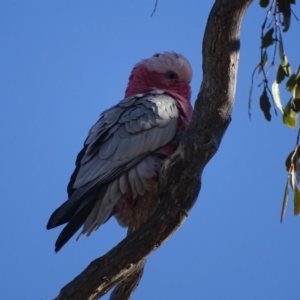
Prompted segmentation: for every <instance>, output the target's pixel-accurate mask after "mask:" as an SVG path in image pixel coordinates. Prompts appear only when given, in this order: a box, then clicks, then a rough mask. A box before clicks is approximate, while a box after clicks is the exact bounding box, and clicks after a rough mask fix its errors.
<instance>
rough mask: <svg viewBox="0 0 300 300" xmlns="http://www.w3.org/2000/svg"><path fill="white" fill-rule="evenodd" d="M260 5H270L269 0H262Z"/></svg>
mask: <svg viewBox="0 0 300 300" xmlns="http://www.w3.org/2000/svg"><path fill="white" fill-rule="evenodd" d="M259 5H260V6H261V7H267V6H268V5H269V0H260V1H259Z"/></svg>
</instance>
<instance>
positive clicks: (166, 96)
mask: <svg viewBox="0 0 300 300" xmlns="http://www.w3.org/2000/svg"><path fill="white" fill-rule="evenodd" d="M191 79H192V68H191V66H190V64H189V62H188V60H187V59H186V58H185V57H184V56H182V55H180V54H177V53H175V52H163V53H160V54H155V55H153V56H152V57H150V58H148V59H143V60H141V61H140V62H139V63H137V64H136V65H135V66H134V68H133V70H132V72H131V75H130V77H129V82H128V86H127V89H126V92H125V98H124V99H123V100H121V101H120V102H119V103H118V104H117V105H115V106H113V107H111V108H110V109H108V110H106V111H104V112H103V113H102V114H101V116H100V119H99V120H98V121H97V123H96V124H95V125H94V126H93V127H92V128H91V129H90V131H89V135H88V137H87V139H86V141H85V143H84V147H83V149H82V150H81V151H80V152H79V154H78V156H77V159H76V168H75V170H74V172H73V174H72V176H71V178H70V182H69V184H68V188H67V191H68V197H69V198H68V200H67V201H66V202H64V203H63V204H62V205H61V206H60V207H59V208H57V209H56V210H55V211H54V212H53V214H52V215H51V217H50V219H49V221H48V224H47V229H51V228H54V227H56V226H59V225H62V224H65V223H67V225H66V226H65V227H64V229H63V230H62V232H61V233H60V235H59V237H58V239H57V241H56V244H55V251H59V250H60V249H61V247H63V246H64V244H65V243H66V242H67V241H68V240H69V239H70V238H71V237H72V236H73V235H74V234H75V233H76V231H78V230H79V228H80V227H81V226H82V225H83V229H82V231H81V233H80V235H79V237H80V236H81V235H83V234H86V235H87V236H89V235H90V234H91V233H92V232H93V231H94V230H96V229H97V228H98V227H99V226H100V225H102V224H103V223H105V222H106V221H107V220H108V219H109V218H110V217H111V216H112V215H113V216H114V217H115V218H116V219H117V221H118V223H119V224H120V225H121V226H128V225H129V224H130V221H131V218H132V208H133V206H134V204H135V203H136V201H139V199H141V198H142V197H143V195H145V193H147V191H149V190H151V184H152V183H153V178H155V177H157V176H158V171H159V169H160V167H161V166H162V163H163V161H164V159H165V158H166V157H168V156H169V155H171V154H172V153H173V152H174V151H175V149H176V148H177V146H178V144H179V141H180V137H181V135H182V132H183V131H184V130H185V128H186V126H187V124H188V123H189V121H190V119H191V115H192V111H193V109H192V106H191V103H190V96H191V89H190V85H189V83H190V82H191Z"/></svg>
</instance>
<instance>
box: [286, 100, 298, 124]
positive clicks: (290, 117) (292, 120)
mask: <svg viewBox="0 0 300 300" xmlns="http://www.w3.org/2000/svg"><path fill="white" fill-rule="evenodd" d="M292 100H293V99H290V100H289V102H288V103H287V104H286V106H285V108H284V114H283V123H284V124H285V125H286V126H288V127H291V128H295V127H296V118H297V116H298V114H297V113H296V112H295V111H293V109H292Z"/></svg>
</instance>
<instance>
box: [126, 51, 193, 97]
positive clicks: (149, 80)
mask: <svg viewBox="0 0 300 300" xmlns="http://www.w3.org/2000/svg"><path fill="white" fill-rule="evenodd" d="M192 74H193V72H192V68H191V65H190V63H189V62H188V60H187V59H186V58H185V57H184V56H183V55H181V54H177V53H175V52H163V53H157V54H154V55H153V56H152V57H150V58H147V59H142V60H141V61H140V62H139V63H137V64H136V65H135V66H134V68H133V70H132V72H131V75H130V77H129V82H128V86H127V89H126V92H125V96H126V97H129V96H132V95H135V94H139V93H147V92H150V91H154V90H162V91H166V92H168V93H169V94H171V95H172V96H174V98H176V99H177V100H179V101H180V102H182V101H184V102H186V101H187V102H189V101H190V97H191V88H190V82H191V80H192Z"/></svg>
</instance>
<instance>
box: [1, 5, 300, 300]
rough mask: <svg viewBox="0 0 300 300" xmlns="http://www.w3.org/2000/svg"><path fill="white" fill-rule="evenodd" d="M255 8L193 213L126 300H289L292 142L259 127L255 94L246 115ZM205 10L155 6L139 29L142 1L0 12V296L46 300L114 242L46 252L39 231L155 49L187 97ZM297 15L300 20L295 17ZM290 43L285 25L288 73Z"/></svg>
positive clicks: (294, 282) (108, 235)
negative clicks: (176, 64) (93, 133)
mask: <svg viewBox="0 0 300 300" xmlns="http://www.w3.org/2000/svg"><path fill="white" fill-rule="evenodd" d="M254 2H255V3H253V5H252V6H251V8H250V9H249V11H248V12H247V15H246V18H245V20H244V22H243V28H242V37H241V38H242V46H241V55H240V65H239V75H238V85H237V94H236V104H235V108H234V112H233V121H232V123H231V125H230V127H229V129H228V131H227V133H226V135H225V137H224V139H223V142H222V145H221V147H220V149H219V152H218V153H217V154H216V156H215V157H214V158H213V159H212V160H211V162H210V163H209V164H208V166H207V167H206V169H205V172H204V174H203V179H202V181H203V182H202V190H201V192H200V195H199V199H198V201H197V203H196V205H195V206H194V208H193V210H192V211H191V212H190V214H189V217H188V218H187V220H186V222H185V223H184V225H183V226H182V227H181V228H180V229H179V230H178V231H177V233H176V234H175V235H174V236H173V237H172V238H171V239H170V240H169V241H167V242H166V243H165V244H164V245H163V246H162V247H161V248H159V249H158V250H157V251H156V252H155V253H153V254H152V255H151V257H150V258H149V261H148V264H147V267H146V272H145V274H144V277H143V279H142V282H141V284H140V286H139V287H138V289H137V290H136V292H135V295H134V296H133V300H134V299H144V300H147V299H157V300H162V299H176V300H177V299H178V300H179V299H190V300H193V299H206V300H210V299H212V300H214V299H243V300H250V299H289V300H292V299H299V278H300V268H299V267H300V262H299V259H298V257H299V251H300V237H299V224H300V223H299V222H300V219H299V217H297V218H294V217H293V208H292V201H291V202H290V205H289V207H288V211H287V214H286V218H285V220H284V223H283V224H282V225H281V224H280V223H279V215H280V210H281V203H282V198H283V190H284V186H285V182H286V176H287V174H286V172H285V168H284V160H285V157H286V156H287V154H288V153H289V152H290V151H291V150H292V149H293V147H294V145H295V137H296V132H295V130H291V129H289V128H287V127H283V125H282V122H281V117H277V118H276V117H274V116H273V119H272V122H271V123H268V122H267V121H265V120H264V118H263V115H262V113H261V112H260V110H259V105H258V100H257V99H258V98H259V95H260V92H261V91H260V89H259V88H256V89H255V91H254V95H253V98H254V103H253V110H252V121H249V119H248V115H247V101H248V91H249V85H250V76H251V73H252V70H253V68H254V67H255V65H256V64H257V63H258V61H259V44H260V38H259V37H260V24H261V22H262V20H263V17H264V12H263V10H261V9H260V8H259V7H258V1H254ZM211 5H212V1H202V2H201V3H200V2H199V1H196V0H193V1H192V0H191V1H188V2H185V3H184V2H183V1H179V0H173V1H159V3H158V8H157V12H156V13H155V15H154V16H153V17H152V18H150V15H151V13H152V10H153V6H154V1H137V0H131V1H120V0H116V1H100V0H98V1H95V0H91V1H85V2H84V1H57V0H52V1H13V0H10V1H5V0H3V1H1V2H0V38H1V41H2V42H1V46H0V65H1V68H0V99H1V110H0V123H1V131H0V138H1V144H2V147H1V148H0V165H1V173H0V177H1V183H2V184H1V186H2V194H1V198H2V199H1V204H0V205H1V209H0V222H1V227H2V231H3V233H2V247H1V256H0V265H1V268H0V278H1V295H2V297H4V298H5V299H32V300H33V299H36V300H41V299H42V300H48V299H53V298H54V297H55V296H56V295H57V294H58V292H59V290H60V288H61V287H62V286H64V285H65V284H66V283H68V282H69V281H70V280H71V279H73V278H74V277H75V276H76V275H77V274H78V273H79V272H81V271H82V270H83V269H84V268H85V267H86V266H87V265H88V263H89V262H90V261H91V260H93V259H94V258H96V257H98V256H101V255H103V254H105V253H106V252H107V251H108V250H109V249H111V248H112V247H113V246H114V245H116V244H117V243H118V242H119V241H120V240H121V239H122V238H123V237H124V236H125V233H126V231H125V230H124V229H122V228H120V227H118V225H117V224H116V222H115V220H113V219H112V220H110V221H109V222H108V223H107V224H105V225H104V226H103V227H101V228H100V229H99V230H98V231H97V232H96V233H94V234H93V235H92V236H91V237H89V238H83V239H81V240H80V241H79V242H76V241H75V239H74V238H73V239H72V240H71V241H70V242H69V243H68V244H67V245H66V246H65V247H64V248H63V249H62V250H61V251H60V252H59V253H58V254H56V255H55V254H54V242H55V239H56V237H57V235H58V233H59V232H60V228H59V229H55V230H51V231H46V229H45V227H46V223H47V221H48V218H49V216H50V214H51V213H52V211H53V210H54V209H55V208H57V207H58V206H59V205H60V204H61V203H62V202H63V201H64V200H65V199H66V186H67V183H68V180H69V176H70V175H71V172H72V171H73V168H74V162H75V157H76V155H77V153H78V151H79V150H80V149H81V146H82V143H83V141H84V139H85V137H86V134H87V132H88V130H89V128H90V127H91V126H92V125H93V124H94V122H95V121H96V120H97V118H98V116H99V114H100V112H102V111H103V110H104V109H107V108H109V107H110V106H112V105H113V104H115V103H117V102H118V101H119V100H121V99H122V98H123V95H124V91H125V87H126V85H127V79H128V76H129V73H130V71H131V68H132V67H133V65H134V64H135V63H136V62H138V61H139V60H140V59H142V58H146V57H149V56H151V55H152V54H154V53H156V52H161V51H165V50H174V51H176V52H179V53H182V54H184V55H185V56H186V57H187V58H188V59H189V60H190V62H191V65H192V66H193V69H194V79H193V82H192V91H193V96H192V99H193V101H194V100H195V98H196V95H197V93H198V90H199V86H200V82H201V78H202V73H201V63H202V62H201V59H202V58H201V47H202V36H203V31H204V28H205V24H206V19H207V16H208V13H209V10H210V7H211ZM295 12H296V14H298V16H299V7H298V6H296V7H295ZM298 37H299V23H297V22H295V20H293V21H292V29H291V31H290V32H289V33H288V34H285V35H284V38H285V44H286V50H287V51H286V52H287V56H288V58H289V60H290V61H291V64H292V66H298V64H299V52H298V48H297V47H295V40H298ZM258 83H259V81H256V83H255V86H256V85H257V84H258ZM283 96H285V100H283V102H285V101H287V99H288V96H287V95H285V94H283ZM283 98H284V97H283ZM273 115H274V114H273ZM103 299H108V296H106V297H104V298H103Z"/></svg>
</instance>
